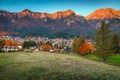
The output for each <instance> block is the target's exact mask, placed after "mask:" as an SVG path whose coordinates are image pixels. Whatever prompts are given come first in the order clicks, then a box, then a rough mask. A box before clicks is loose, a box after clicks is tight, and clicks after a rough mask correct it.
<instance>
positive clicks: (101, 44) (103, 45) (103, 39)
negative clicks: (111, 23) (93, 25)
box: [95, 22, 111, 61]
mask: <svg viewBox="0 0 120 80" xmlns="http://www.w3.org/2000/svg"><path fill="white" fill-rule="evenodd" d="M95 39H96V52H95V53H96V55H97V56H98V57H100V58H102V59H103V60H104V61H106V57H107V56H108V55H109V53H111V49H110V39H111V29H110V28H109V27H108V24H105V23H104V22H102V23H101V25H100V26H99V27H98V29H97V31H96V36H95Z"/></svg>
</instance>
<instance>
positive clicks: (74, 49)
mask: <svg viewBox="0 0 120 80" xmlns="http://www.w3.org/2000/svg"><path fill="white" fill-rule="evenodd" d="M77 41H78V38H77V37H74V39H73V43H72V52H74V53H77Z"/></svg>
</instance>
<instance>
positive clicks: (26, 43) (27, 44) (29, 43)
mask: <svg viewBox="0 0 120 80" xmlns="http://www.w3.org/2000/svg"><path fill="white" fill-rule="evenodd" d="M36 45H37V44H36V42H35V41H25V42H24V44H23V48H27V49H29V48H30V47H35V46H36Z"/></svg>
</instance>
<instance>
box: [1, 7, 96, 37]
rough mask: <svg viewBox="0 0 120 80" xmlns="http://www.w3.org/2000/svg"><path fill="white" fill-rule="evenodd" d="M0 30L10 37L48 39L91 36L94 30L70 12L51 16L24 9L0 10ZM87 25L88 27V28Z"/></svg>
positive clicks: (84, 20) (81, 18)
mask: <svg viewBox="0 0 120 80" xmlns="http://www.w3.org/2000/svg"><path fill="white" fill-rule="evenodd" d="M0 24H1V25H0V28H2V31H5V32H7V33H8V34H12V35H22V36H25V35H40V36H49V37H74V36H79V35H81V34H83V35H85V36H91V34H92V30H93V29H94V28H93V27H92V25H91V24H89V23H88V22H87V20H86V19H85V18H84V17H83V16H80V15H77V14H76V13H75V12H73V11H72V10H66V11H58V12H56V13H53V14H49V13H40V12H32V11H30V10H28V9H25V10H23V11H21V12H18V13H12V12H8V11H4V10H0ZM88 25H89V26H88Z"/></svg>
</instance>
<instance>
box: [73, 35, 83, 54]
mask: <svg viewBox="0 0 120 80" xmlns="http://www.w3.org/2000/svg"><path fill="white" fill-rule="evenodd" d="M84 43H85V38H84V37H83V36H80V38H77V37H75V38H74V40H73V45H72V52H75V53H78V49H79V47H80V46H81V45H82V44H84Z"/></svg>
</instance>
